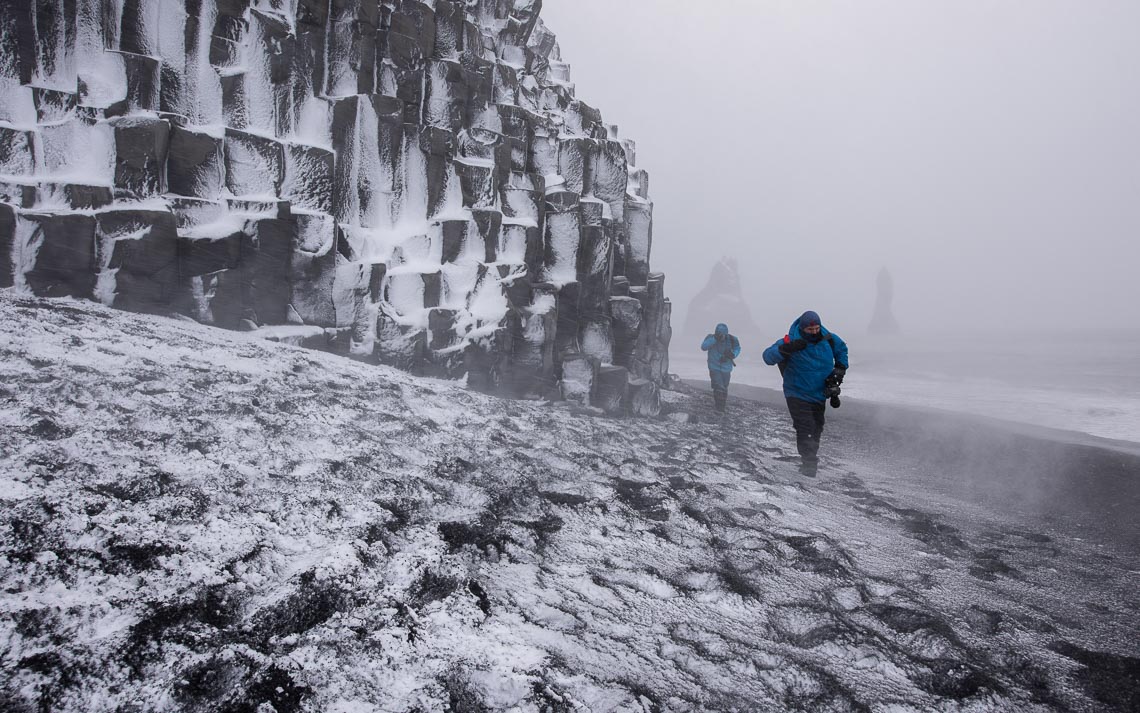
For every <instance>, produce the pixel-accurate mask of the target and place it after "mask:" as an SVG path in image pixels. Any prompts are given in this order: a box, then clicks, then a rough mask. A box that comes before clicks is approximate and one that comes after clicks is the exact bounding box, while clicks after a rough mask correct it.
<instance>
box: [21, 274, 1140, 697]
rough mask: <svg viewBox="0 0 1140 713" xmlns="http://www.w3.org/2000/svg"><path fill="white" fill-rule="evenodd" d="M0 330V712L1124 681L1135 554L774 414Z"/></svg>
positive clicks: (182, 327)
mask: <svg viewBox="0 0 1140 713" xmlns="http://www.w3.org/2000/svg"><path fill="white" fill-rule="evenodd" d="M0 325H2V326H3V329H2V330H0V426H3V428H2V429H0V586H2V587H3V594H0V704H2V705H0V707H2V708H4V709H6V710H23V709H28V708H34V707H36V706H39V707H41V708H44V709H48V710H58V711H116V710H192V711H206V710H269V708H268V707H266V706H269V705H271V706H272V707H273V708H272V709H273V710H276V711H278V712H281V711H301V710H303V711H353V712H355V711H402V710H446V709H448V708H450V709H451V710H519V711H540V710H554V711H570V710H590V711H610V710H612V711H618V710H621V711H625V710H660V711H666V710H667V711H691V710H749V711H783V710H804V711H808V710H810V711H846V710H884V711H885V710H941V711H967V710H969V711H1002V710H1021V711H1046V710H1094V709H1096V710H1102V709H1105V707H1106V706H1107V707H1110V708H1111V707H1112V706H1117V707H1119V709H1121V710H1124V709H1125V708H1124V706H1125V705H1127V704H1128V703H1129V701H1132V700H1135V696H1136V695H1137V692H1136V689H1135V686H1134V684H1132V685H1133V687H1132V688H1128V685H1129V684H1127V680H1128V679H1127V678H1126V677H1124V676H1123V672H1127V671H1129V670H1135V668H1134V667H1135V666H1136V658H1135V657H1136V656H1137V655H1138V654H1140V651H1137V646H1138V644H1137V642H1136V640H1135V637H1134V636H1133V635H1132V634H1133V633H1134V617H1135V611H1136V610H1137V607H1138V606H1140V605H1138V603H1137V600H1136V586H1135V584H1136V580H1135V577H1136V575H1135V572H1136V571H1137V570H1140V563H1137V562H1135V561H1124V560H1121V559H1115V558H1112V557H1109V556H1108V555H1106V554H1104V553H1103V552H1100V551H1098V549H1097V548H1096V547H1095V546H1093V545H1089V544H1085V543H1082V542H1080V541H1077V540H1074V539H1071V538H1065V537H1061V536H1046V535H1043V534H1039V533H1032V532H1025V531H1021V530H1017V529H1015V528H1012V527H1010V526H1008V525H1007V524H1006V523H1005V522H1004V521H1003V520H1002V519H1001V518H1000V517H995V520H994V521H992V522H989V523H986V528H985V529H976V528H974V527H973V526H967V525H965V524H963V523H961V522H957V521H954V520H953V519H952V518H951V516H950V515H947V514H946V513H939V512H936V511H932V510H930V509H929V506H927V505H924V504H922V503H908V502H897V501H896V500H895V499H894V498H893V497H892V496H891V495H889V494H886V493H880V492H874V491H873V490H872V489H871V488H870V487H868V486H867V485H866V482H865V479H864V478H861V477H860V474H859V473H858V472H856V471H854V470H852V469H851V468H848V467H846V466H845V465H844V464H842V463H837V462H829V463H827V464H826V467H825V468H824V469H823V471H821V476H822V477H821V478H820V479H819V480H817V481H810V482H808V483H807V484H806V485H805V482H804V481H802V480H801V479H799V478H798V476H796V475H795V474H794V472H793V469H792V468H791V466H790V465H789V464H787V463H786V462H785V460H788V459H790V458H791V457H792V453H793V446H792V444H791V442H790V439H789V433H788V430H787V427H786V424H784V422H783V419H780V418H775V417H774V416H771V415H767V414H766V412H762V411H761V412H757V411H753V410H750V409H743V408H738V409H737V410H736V411H735V412H734V417H733V418H732V419H730V420H728V421H726V422H723V423H718V422H716V421H714V420H713V418H714V417H713V415H712V414H711V412H710V411H708V410H707V407H705V406H704V405H701V404H698V403H697V402H695V401H694V400H693V399H689V398H688V397H684V396H681V395H672V396H670V397H669V398H668V399H666V403H667V405H668V407H669V410H687V411H690V412H692V413H693V414H695V415H696V416H697V422H696V423H692V424H679V423H675V422H673V421H671V420H668V419H662V420H658V421H648V420H616V419H610V418H603V417H599V416H595V415H590V414H584V413H579V412H576V411H573V410H572V409H571V408H569V407H564V406H558V405H549V404H543V403H537V402H513V401H503V400H499V399H494V398H490V397H486V396H482V395H479V394H475V393H472V392H469V391H466V390H464V389H463V388H461V387H460V386H459V385H458V384H456V383H452V382H445V381H436V380H417V379H414V378H413V377H411V376H409V375H407V374H404V373H401V372H398V371H395V370H392V369H388V368H384V367H377V366H372V365H369V364H365V363H361V362H356V361H352V360H348V359H344V358H341V357H337V356H333V355H329V354H325V353H319V352H312V351H305V350H302V349H298V348H294V347H290V346H288V345H284V344H276V343H270V342H267V341H263V340H259V339H257V338H256V337H255V336H252V335H249V334H240V333H234V332H224V331H220V330H215V329H212V328H209V327H205V326H202V325H198V324H191V323H186V322H176V321H170V320H165V319H162V318H159V317H150V316H145V315H135V314H127V313H122V312H114V311H111V310H108V309H106V308H103V307H102V306H100V305H97V304H94V303H81V302H76V301H71V300H55V301H45V300H30V299H23V298H20V297H17V296H16V295H14V294H11V292H10V291H9V292H6V293H0ZM1059 573H1064V576H1059ZM1098 652H1100V653H1098ZM1129 657H1132V658H1129ZM1129 666H1132V667H1133V668H1132V669H1129V668H1128V667H1129ZM1113 672H1117V673H1113ZM1105 681H1111V682H1112V686H1111V687H1106V685H1104V682H1105ZM1128 696H1132V698H1128ZM259 706H260V707H259Z"/></svg>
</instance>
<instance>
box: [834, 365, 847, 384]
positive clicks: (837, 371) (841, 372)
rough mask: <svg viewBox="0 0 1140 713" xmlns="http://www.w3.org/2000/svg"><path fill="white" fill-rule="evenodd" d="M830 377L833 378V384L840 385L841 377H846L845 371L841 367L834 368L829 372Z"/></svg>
mask: <svg viewBox="0 0 1140 713" xmlns="http://www.w3.org/2000/svg"><path fill="white" fill-rule="evenodd" d="M831 375H832V376H834V377H835V383H837V384H842V383H843V377H845V376H847V369H846V368H845V367H842V366H836V367H835V368H834V369H832V370H831Z"/></svg>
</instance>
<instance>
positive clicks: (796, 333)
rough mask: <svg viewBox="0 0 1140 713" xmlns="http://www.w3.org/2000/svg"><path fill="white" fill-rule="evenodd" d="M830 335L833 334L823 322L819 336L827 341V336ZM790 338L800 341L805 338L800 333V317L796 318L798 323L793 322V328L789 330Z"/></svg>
mask: <svg viewBox="0 0 1140 713" xmlns="http://www.w3.org/2000/svg"><path fill="white" fill-rule="evenodd" d="M829 334H831V332H829V331H827V327H825V326H823V323H822V322H821V323H820V325H819V335H820V336H821V337H823V338H824V339H827V335H829ZM788 336H789V337H791V338H792V339H799V338H800V337H802V336H803V334H802V333H801V332H800V320H799V318H798V317H797V318H796V321H794V322H792V326H791V327H789V328H788Z"/></svg>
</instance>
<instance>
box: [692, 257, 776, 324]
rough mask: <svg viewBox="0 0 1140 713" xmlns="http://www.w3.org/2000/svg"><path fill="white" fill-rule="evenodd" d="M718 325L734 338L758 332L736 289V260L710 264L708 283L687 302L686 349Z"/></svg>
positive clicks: (738, 278) (738, 280) (737, 280)
mask: <svg viewBox="0 0 1140 713" xmlns="http://www.w3.org/2000/svg"><path fill="white" fill-rule="evenodd" d="M721 322H724V323H725V324H727V325H728V328H729V330H730V331H731V332H732V333H733V334H736V335H738V336H745V335H758V334H759V333H760V329H759V327H757V326H756V323H755V322H753V321H752V311H751V310H749V309H748V303H747V302H746V301H745V300H744V295H743V293H742V292H741V290H740V273H739V270H738V268H737V265H736V260H733V259H731V258H727V257H726V258H722V259H721V260H720V262H718V263H717V264H716V265H713V269H712V272H711V273H710V274H709V281H708V283H707V284H706V285H705V286H704V288H703V289H702V290H701V291H700V292H698V293H697V296H696V297H694V298H693V301H692V302H690V303H689V313H688V316H686V317H685V331H684V336H685V343H686V346H688V345H689V343H690V342H696V343H699V341H700V340H701V339H702V338H703V337H705V335H708V334H711V333H712V331H713V329H714V328H715V327H716V325H717V324H719V323H721Z"/></svg>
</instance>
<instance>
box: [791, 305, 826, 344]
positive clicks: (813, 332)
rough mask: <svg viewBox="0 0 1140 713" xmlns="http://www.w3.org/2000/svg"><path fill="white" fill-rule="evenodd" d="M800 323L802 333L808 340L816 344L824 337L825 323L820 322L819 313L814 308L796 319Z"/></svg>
mask: <svg viewBox="0 0 1140 713" xmlns="http://www.w3.org/2000/svg"><path fill="white" fill-rule="evenodd" d="M796 321H797V322H799V325H800V334H801V335H802V336H803V338H804V339H806V340H807V341H808V342H810V343H812V344H815V343H816V342H818V341H819V340H821V339H823V324H822V322H820V319H819V315H818V314H817V313H815V312H813V311H812V310H810V309H809V310H808V311H807V312H804V313H803V314H801V315H800V318H799V319H798V320H796Z"/></svg>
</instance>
